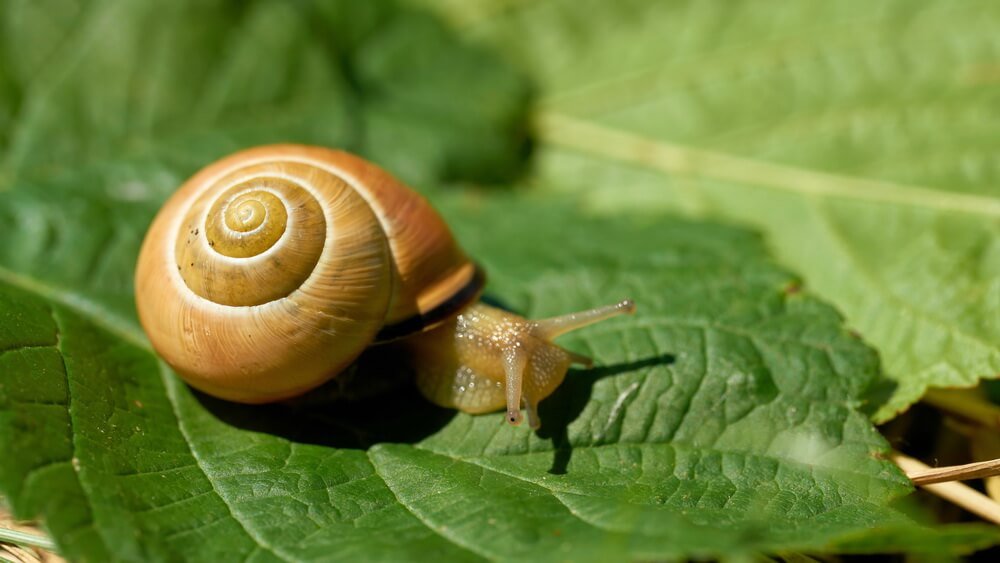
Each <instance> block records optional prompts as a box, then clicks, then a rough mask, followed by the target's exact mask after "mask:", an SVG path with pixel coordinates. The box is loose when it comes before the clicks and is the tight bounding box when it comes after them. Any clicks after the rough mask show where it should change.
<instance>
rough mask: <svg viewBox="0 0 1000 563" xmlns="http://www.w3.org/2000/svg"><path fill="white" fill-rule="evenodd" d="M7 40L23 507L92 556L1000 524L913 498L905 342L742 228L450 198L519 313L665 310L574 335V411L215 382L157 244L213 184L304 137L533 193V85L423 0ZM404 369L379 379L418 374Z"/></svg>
mask: <svg viewBox="0 0 1000 563" xmlns="http://www.w3.org/2000/svg"><path fill="white" fill-rule="evenodd" d="M483 5H485V4H483ZM636 5H638V4H636ZM515 8H516V7H515ZM543 8H544V6H543ZM544 9H547V8H544ZM544 9H543V11H544ZM595 13H596V12H595ZM609 23H613V22H609ZM0 26H2V29H3V31H4V33H2V34H0V125H2V127H0V148H2V155H3V156H2V158H3V160H2V165H0V171H2V174H3V187H4V188H5V189H6V190H7V191H5V192H4V193H2V194H0V220H2V221H3V223H4V225H5V226H6V229H5V231H4V232H5V236H4V242H5V244H4V245H0V492H2V494H3V495H4V496H5V497H6V498H7V500H9V502H10V503H11V505H12V507H13V509H14V510H15V512H16V513H17V514H18V515H19V516H21V517H35V516H41V517H43V518H44V520H45V523H46V526H47V527H48V529H49V530H50V531H51V532H52V534H53V536H54V538H55V539H56V541H57V543H58V545H59V548H60V551H61V553H63V554H65V555H66V556H67V557H69V558H71V559H78V560H87V561H106V560H183V559H189V560H211V561H214V560H220V561H227V560H252V561H272V560H293V561H299V560H301V561H311V560H321V559H327V560H330V559H333V560H351V561H356V560H392V561H399V560H426V559H428V558H431V557H436V558H442V559H444V560H460V561H461V560H482V559H490V560H492V559H514V558H521V559H524V558H527V559H546V560H547V559H555V558H558V559H571V560H608V559H611V560H616V559H671V558H677V559H682V558H691V557H697V558H712V557H729V556H732V557H739V556H746V555H754V554H758V553H778V552H780V553H787V552H790V551H791V552H795V551H805V552H849V553H853V552H857V553H872V552H921V553H939V554H942V553H950V554H954V553H964V552H968V551H970V550H973V549H977V548H980V547H985V546H986V545H989V544H992V543H996V542H998V541H1000V535H998V533H997V532H996V531H995V530H994V529H992V528H985V527H980V526H947V527H929V526H927V525H924V524H923V523H921V522H919V521H917V520H916V519H914V518H911V517H910V516H908V515H907V511H906V510H904V509H902V508H900V507H898V506H897V504H898V502H899V501H900V500H901V499H902V497H904V496H905V495H907V494H908V493H909V492H910V491H911V487H910V485H909V482H908V481H907V480H906V479H905V477H904V476H903V475H902V474H901V473H900V472H899V470H898V469H897V468H896V466H895V465H894V464H892V463H891V462H889V461H888V460H887V459H886V458H885V454H886V453H887V451H888V447H887V444H886V443H885V442H884V440H883V439H882V438H881V436H880V435H879V434H878V433H877V431H876V430H875V429H874V428H873V427H872V426H871V424H870V422H869V421H868V418H867V416H866V414H865V413H866V410H867V409H871V408H872V407H874V406H877V403H874V402H872V401H873V400H875V399H874V397H876V395H875V394H874V392H876V391H878V386H879V384H880V380H879V366H878V358H877V356H876V353H875V352H874V351H873V350H872V349H870V348H868V347H867V346H865V345H864V344H863V343H862V342H861V341H860V340H859V339H858V338H857V337H856V336H855V335H853V333H851V332H850V331H848V330H846V329H845V328H844V327H843V326H842V319H841V318H840V316H839V315H838V314H837V313H836V312H835V311H834V310H833V309H832V308H831V307H830V306H828V305H826V304H824V303H823V302H821V301H819V300H817V299H816V298H814V297H812V296H811V295H809V294H807V293H805V292H802V291H801V289H800V284H799V282H798V281H797V279H796V278H795V277H794V276H792V275H790V274H789V273H787V272H786V271H785V270H782V269H781V268H779V267H777V266H775V264H773V263H772V261H771V259H770V256H769V253H768V252H767V251H766V249H765V248H764V247H763V245H762V244H761V242H760V240H759V239H758V238H757V237H756V235H754V234H753V233H750V232H748V231H745V230H742V229H739V228H734V227H728V226H724V225H720V224H715V223H711V222H698V221H691V220H685V219H680V218H677V217H671V216H665V215H658V214H651V215H648V216H645V215H643V216H639V217H634V216H630V217H628V218H627V219H616V218H604V219H599V218H594V217H591V216H589V215H588V214H586V213H583V212H581V211H580V209H578V208H577V206H575V205H573V204H571V203H570V201H569V200H570V198H564V197H555V196H552V197H538V198H533V197H531V196H529V195H527V194H524V193H516V194H512V195H509V196H507V195H503V194H496V193H492V194H490V193H480V192H468V193H465V194H461V193H454V192H451V193H444V192H430V195H431V196H432V197H433V199H434V201H435V203H436V204H438V205H439V206H440V207H441V208H442V210H443V211H444V213H445V214H446V216H447V217H448V219H449V221H450V223H451V224H452V225H453V226H454V228H455V231H456V235H457V236H458V238H459V240H461V241H462V242H463V246H465V247H466V248H467V250H468V251H469V252H470V254H471V255H473V256H475V257H476V258H477V260H480V261H481V262H482V263H483V264H484V265H485V267H486V269H487V271H488V272H489V275H490V277H491V282H490V285H489V286H488V295H487V298H488V299H490V300H492V301H494V302H500V303H503V304H506V305H507V306H508V307H511V308H513V309H515V310H518V311H520V312H523V313H526V314H530V315H533V316H545V315H552V314H557V313H562V312H566V311H570V310H575V309H580V308H583V307H588V306H593V305H597V304H600V303H605V302H608V301H612V300H615V299H618V298H620V297H622V296H625V295H628V296H631V297H634V298H635V299H636V300H637V301H638V302H639V305H640V312H639V314H638V315H637V316H636V317H633V318H628V319H618V320H615V321H610V322H608V323H605V324H602V325H599V326H597V327H593V328H591V329H588V330H586V331H584V332H581V333H579V334H576V335H572V336H568V337H566V338H565V339H564V342H563V343H564V344H565V345H566V346H567V347H569V348H571V349H573V350H576V351H579V352H581V353H587V354H589V355H590V356H592V357H593V358H594V359H595V360H596V361H597V366H598V367H597V368H596V369H593V370H588V371H574V372H572V373H571V374H569V377H568V379H567V381H566V383H565V384H564V385H563V386H562V387H561V388H560V389H559V391H558V392H557V393H556V394H555V395H553V396H552V397H551V398H549V399H547V400H546V401H544V402H543V403H542V405H541V418H542V422H543V428H542V430H541V432H539V433H537V434H533V433H531V432H530V431H528V430H527V429H526V428H519V429H514V428H510V427H508V426H507V425H505V424H503V423H502V417H501V416H499V415H483V416H469V415H464V414H457V413H454V412H452V411H449V410H445V409H440V408H437V407H434V406H432V405H430V404H429V403H427V402H426V401H424V400H423V399H421V398H420V397H419V395H418V394H417V393H416V391H415V390H414V389H413V388H412V386H410V385H404V386H403V387H401V388H399V389H394V390H390V391H388V392H386V393H384V394H381V395H379V396H377V397H370V398H367V399H357V400H340V401H337V402H330V401H329V400H328V397H326V395H325V394H324V393H325V391H326V390H320V391H318V392H317V393H316V394H314V395H312V396H310V397H306V398H303V399H302V400H301V401H298V402H296V403H293V404H280V405H268V406H257V407H250V406H241V405H234V404H229V403H226V402H223V401H219V400H216V399H212V398H210V397H206V396H204V395H201V394H198V393H196V392H193V391H192V390H191V389H190V388H188V387H187V386H186V385H184V384H183V383H182V382H181V381H180V380H179V379H178V378H177V377H176V376H175V375H174V374H173V373H172V372H171V371H170V370H169V368H167V367H166V366H165V365H164V364H162V363H161V362H160V361H159V360H158V359H157V358H156V356H155V355H154V354H153V352H152V350H151V349H150V347H149V344H148V342H147V341H146V339H145V337H144V336H143V334H142V333H141V331H140V329H139V328H138V323H137V322H136V319H135V314H134V311H133V306H132V270H133V266H134V260H135V255H136V253H137V248H138V245H139V242H140V240H141V234H142V231H143V230H144V227H145V225H146V224H147V223H148V221H149V220H150V218H151V217H152V215H153V213H154V212H155V209H156V208H157V207H158V205H159V203H160V202H161V201H162V199H163V198H164V197H166V195H167V194H168V193H169V192H170V191H171V190H172V189H174V187H176V186H177V185H178V184H179V183H180V182H181V181H182V180H183V178H184V177H185V176H186V175H187V174H189V173H190V172H191V171H192V170H194V169H195V168H198V167H200V166H202V165H204V164H205V163H207V162H209V161H210V160H212V159H213V158H215V157H217V156H219V155H221V154H224V153H226V152H228V151H231V150H235V149H237V148H240V147H243V146H246V145H248V144H254V143H262V142H272V141H279V140H281V141H295V142H312V143H321V144H328V145H340V146H345V145H346V146H348V147H350V148H353V149H355V150H358V151H361V152H363V153H364V154H367V155H368V156H370V157H372V158H374V159H375V160H377V161H379V162H380V163H382V164H383V165H385V166H386V167H388V168H390V169H392V170H393V171H394V172H397V173H401V174H402V175H404V176H405V177H407V178H408V179H410V180H414V179H416V180H420V179H424V180H431V179H434V180H437V179H441V178H457V177H460V178H465V179H472V180H486V179H494V178H502V177H506V176H509V175H511V174H513V173H515V172H516V168H517V166H515V165H512V163H515V162H517V161H518V156H519V150H520V148H521V143H522V140H523V139H522V133H523V132H522V130H521V128H522V125H521V118H522V117H523V111H524V102H525V92H526V91H527V90H526V87H525V85H524V83H523V82H522V81H521V80H520V79H519V78H518V75H517V74H516V73H513V72H511V71H510V70H509V69H507V68H506V67H505V66H503V64H501V63H500V62H498V59H497V57H496V56H495V55H491V54H488V53H486V52H484V51H481V50H476V49H470V48H469V47H468V45H467V44H465V42H463V41H460V40H456V39H455V38H454V36H453V35H451V34H450V33H449V32H448V31H447V30H446V29H445V28H444V27H443V26H441V25H440V24H439V23H438V22H436V21H435V20H433V19H430V18H428V16H427V15H426V14H425V13H422V12H419V11H416V10H415V9H412V8H400V7H399V6H397V5H396V4H395V3H392V2H365V3H358V2H346V1H344V2H336V1H322V2H295V3H274V2H264V1H260V2H235V1H232V2H224V1H221V0H216V1H212V2H202V1H194V0H189V1H187V2H170V3H169V5H167V4H164V3H157V5H156V6H152V5H150V6H144V5H140V4H137V3H132V2H111V1H96V0H95V1H92V2H87V3H77V2H68V1H66V2H57V1H55V0H49V1H48V2H26V1H20V2H12V3H10V4H9V5H8V6H5V9H4V10H3V11H2V12H0ZM507 54H512V53H507ZM546 120H547V121H543V124H545V123H548V125H547V126H546V127H547V129H551V127H550V125H551V121H550V118H546ZM558 152H560V151H557V150H555V149H551V148H550V149H546V151H545V152H544V153H543V159H542V160H541V161H540V162H541V164H542V165H543V167H544V168H543V169H542V171H543V175H540V176H538V178H537V179H538V180H539V181H540V182H541V183H542V184H543V185H542V186H541V187H542V191H545V190H549V191H555V190H557V189H565V187H566V186H567V185H569V184H572V179H573V178H576V177H577V176H575V173H574V172H572V171H571V170H567V171H564V172H563V173H564V174H566V180H565V181H555V179H552V178H551V174H550V173H548V172H545V170H551V169H552V163H556V162H559V161H560V160H559V159H558V158H555V157H556V156H558V155H557V153H558ZM563 157H565V158H570V159H573V158H577V157H575V156H572V155H570V154H569V153H566V154H563ZM563 162H565V161H563ZM576 162H577V163H578V164H579V165H580V166H581V167H584V166H585V165H586V163H585V162H580V161H579V160H577V161H576ZM602 166H607V163H604V164H603V165H602ZM625 168H626V169H627V170H628V176H629V177H631V175H632V174H635V167H634V166H626V167H625ZM602 169H603V168H602ZM547 178H548V179H547ZM602 178H603V176H601V175H599V174H598V175H595V176H594V178H593V179H594V180H598V179H602ZM595 197H597V196H596V192H595ZM654 199H656V198H654ZM595 201H596V200H595ZM657 206H659V204H657ZM386 356H394V355H392V354H384V353H382V354H380V353H378V352H377V349H376V351H375V352H373V353H372V354H371V355H369V356H367V357H365V358H363V360H362V361H361V362H360V363H359V364H358V367H356V368H355V370H354V373H355V375H357V376H368V378H369V379H374V378H382V377H384V378H385V379H389V380H393V379H399V378H400V377H401V376H404V377H405V376H407V375H408V367H407V366H406V365H405V363H403V364H402V365H400V364H399V363H396V362H392V361H391V360H392V358H386ZM356 379H357V380H358V381H364V380H365V378H364V377H356Z"/></svg>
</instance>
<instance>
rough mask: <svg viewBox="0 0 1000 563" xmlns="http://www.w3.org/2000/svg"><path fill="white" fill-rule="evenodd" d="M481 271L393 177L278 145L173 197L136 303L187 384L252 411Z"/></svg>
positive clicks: (226, 163)
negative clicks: (243, 404)
mask: <svg viewBox="0 0 1000 563" xmlns="http://www.w3.org/2000/svg"><path fill="white" fill-rule="evenodd" d="M474 270H475V268H474V266H473V265H472V264H471V262H469V261H468V259H467V258H466V257H465V255H464V254H463V253H462V252H461V250H460V249H459V248H458V247H457V245H456V244H455V243H454V240H453V238H452V237H451V234H450V232H449V231H448V228H447V226H446V225H445V224H444V222H443V221H442V220H441V218H440V217H439V216H438V215H437V214H436V212H434V210H433V209H432V208H431V207H430V206H429V205H428V204H427V203H426V201H424V200H423V198H422V197H420V196H419V195H417V194H416V193H415V192H413V191H411V190H409V189H408V188H406V187H405V186H403V185H402V184H400V183H399V182H398V181H396V180H395V179H393V178H392V177H391V176H390V175H389V174H387V173H385V172H384V171H382V170H380V169H378V168H377V167H375V166H373V165H371V164H369V163H367V162H365V161H363V160H361V159H359V158H357V157H354V156H352V155H349V154H347V153H343V152H338V151H332V150H328V149H322V148H318V147H305V146H298V145H276V146H270V147H260V148H257V149H251V150H249V151H244V152H242V153H237V154H236V155H233V156H230V157H228V158H225V159H223V160H221V161H219V162H216V163H215V164H212V165H210V166H209V167H207V168H205V169H204V170H202V171H201V172H199V173H198V174H196V175H195V176H194V177H192V178H191V179H190V180H189V181H188V182H186V183H185V184H184V185H183V186H182V187H181V188H180V189H179V190H178V191H177V192H176V193H175V194H174V196H173V197H172V198H171V199H170V200H169V201H168V202H167V204H166V205H165V206H164V208H163V209H162V210H161V211H160V214H159V215H158V216H157V218H156V219H155V220H154V222H153V225H152V226H151V227H150V230H149V233H148V234H147V236H146V240H145V241H144V243H143V248H142V251H141V252H140V256H139V263H138V266H137V270H136V303H137V308H138V311H139V318H140V321H141V323H142V325H143V327H144V328H145V329H146V333H147V335H149V338H150V341H151V342H152V344H153V346H154V347H155V348H156V350H157V352H158V353H159V354H160V355H161V356H162V357H163V358H164V360H166V361H167V363H169V364H170V365H171V366H172V367H173V368H174V369H175V370H176V371H177V372H178V374H180V375H181V376H182V377H183V378H184V379H185V380H186V381H187V382H188V383H190V384H192V385H193V386H194V387H197V388H198V389H201V390H202V391H205V392H207V393H209V394H212V395H215V396H218V397H221V398H225V399H229V400H234V401H240V402H248V403H258V402H268V401H274V400H279V399H283V398H287V397H291V396H294V395H297V394H300V393H302V392H304V391H306V390H308V389H311V388H313V387H315V386H317V385H319V384H321V383H323V382H324V381H325V380H327V379H328V378H330V377H332V376H333V375H335V374H336V373H337V372H339V371H341V370H342V369H343V368H344V367H345V366H346V365H347V364H348V363H350V362H351V361H353V360H354V359H355V358H356V357H357V356H358V355H359V354H360V353H361V351H362V350H364V349H365V347H367V346H368V345H369V344H370V343H372V341H373V340H375V338H376V335H377V334H379V332H380V331H382V330H383V329H384V328H385V326H386V325H387V324H392V323H402V322H405V321H407V320H412V319H413V318H419V317H420V315H421V314H424V313H426V312H427V311H428V310H431V309H433V308H435V307H439V306H440V305H441V303H443V302H446V301H447V300H448V299H449V298H450V297H451V296H453V295H455V294H456V293H461V291H462V290H463V288H467V287H468V286H469V284H470V283H473V278H474V276H473V273H474ZM476 289H478V288H476ZM473 297H474V295H473Z"/></svg>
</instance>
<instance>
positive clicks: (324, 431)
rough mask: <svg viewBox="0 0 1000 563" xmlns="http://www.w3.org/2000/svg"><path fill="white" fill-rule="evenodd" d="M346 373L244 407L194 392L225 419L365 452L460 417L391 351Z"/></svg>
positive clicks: (292, 437)
mask: <svg viewBox="0 0 1000 563" xmlns="http://www.w3.org/2000/svg"><path fill="white" fill-rule="evenodd" d="M341 375H342V376H346V377H338V378H336V379H334V380H333V381H332V382H331V383H329V384H327V385H324V386H322V387H319V388H318V389H316V390H314V391H312V392H310V393H308V394H306V395H304V396H302V397H300V398H298V399H295V400H293V401H286V402H282V403H273V404H268V405H241V404H236V403H230V402H228V401H224V400H221V399H216V398H214V397H211V396H209V395H206V394H204V393H201V392H198V391H194V394H195V397H196V398H197V399H198V401H199V402H200V403H201V405H202V406H203V407H204V408H205V409H206V410H208V411H209V412H210V413H211V414H212V415H214V416H215V417H216V418H217V419H219V420H220V421H222V422H223V423H226V424H229V425H231V426H235V427H237V428H241V429H243V430H249V431H252V432H261V433H265V434H271V435H273V436H278V437H281V438H285V439H287V440H289V441H291V442H296V443H301V444H314V445H320V446H327V447H332V448H347V449H361V450H364V449H368V448H369V447H371V446H373V445H375V444H377V443H380V442H394V443H415V442H419V441H420V440H422V439H424V438H426V437H427V436H430V435H431V434H434V433H435V432H437V431H439V430H440V429H441V428H443V427H444V426H445V425H446V424H448V422H449V421H450V420H451V419H452V418H453V417H454V416H455V412H454V411H452V410H450V409H445V408H441V407H438V406H436V405H434V404H432V403H430V402H428V401H427V400H426V399H424V398H423V396H421V395H420V392H419V391H418V390H417V388H416V386H415V385H414V384H413V383H412V381H413V378H412V375H411V374H410V373H409V371H408V369H407V368H406V367H405V366H404V365H401V361H400V360H399V359H398V358H397V357H394V356H393V355H391V354H386V353H381V354H366V355H365V356H362V358H361V360H359V362H358V363H357V364H356V365H355V366H352V368H351V371H350V372H348V373H345V374H341ZM372 382H377V383H376V384H374V385H373V384H372Z"/></svg>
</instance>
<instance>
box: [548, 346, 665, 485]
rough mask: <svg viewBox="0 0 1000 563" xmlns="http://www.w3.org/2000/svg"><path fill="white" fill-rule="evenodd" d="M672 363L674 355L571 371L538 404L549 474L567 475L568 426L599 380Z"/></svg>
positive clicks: (569, 454) (570, 450)
mask: <svg viewBox="0 0 1000 563" xmlns="http://www.w3.org/2000/svg"><path fill="white" fill-rule="evenodd" d="M674 360H675V356H674V355H673V354H660V355H658V356H652V357H649V358H643V359H641V360H635V361H632V362H621V363H617V364H611V365H607V366H601V367H596V368H593V369H589V370H576V369H574V370H570V371H569V373H568V374H566V380H565V381H563V384H562V385H560V386H559V389H557V390H556V392H555V393H553V394H552V396H551V397H549V398H548V399H546V400H544V401H542V402H541V403H540V404H539V418H541V419H542V427H541V428H540V429H539V430H538V436H539V437H541V438H547V439H551V440H552V448H553V450H554V456H553V458H552V467H551V468H550V469H549V473H551V474H553V475H564V474H565V473H566V467H567V466H568V465H569V460H570V458H571V457H572V455H573V446H572V445H571V444H570V442H569V430H568V428H569V425H570V423H572V422H573V421H574V420H576V419H577V418H578V417H579V416H580V414H581V413H582V412H583V409H584V407H585V406H586V404H587V403H588V402H589V401H590V397H591V395H592V393H593V387H594V384H595V383H597V381H598V380H600V379H603V378H605V377H609V376H612V375H619V374H622V373H628V372H630V371H636V370H640V369H643V368H651V367H655V366H663V365H670V364H672V363H674Z"/></svg>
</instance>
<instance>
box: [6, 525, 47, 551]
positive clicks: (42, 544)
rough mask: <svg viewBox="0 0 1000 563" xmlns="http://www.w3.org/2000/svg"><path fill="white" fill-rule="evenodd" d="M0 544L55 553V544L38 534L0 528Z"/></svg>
mask: <svg viewBox="0 0 1000 563" xmlns="http://www.w3.org/2000/svg"><path fill="white" fill-rule="evenodd" d="M0 542H5V543H12V544H14V545H19V546H21V547H37V548H39V549H44V550H47V551H52V552H55V551H56V544H55V542H54V541H52V540H51V539H50V538H48V537H45V536H41V535H38V534H29V533H27V532H21V531H18V530H11V529H9V528H0Z"/></svg>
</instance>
